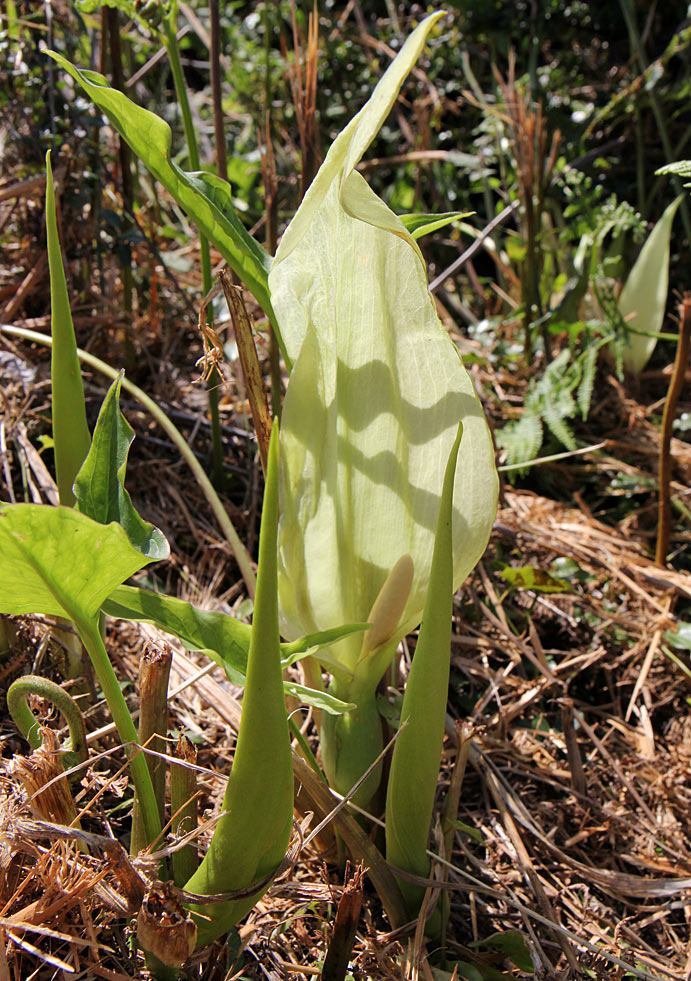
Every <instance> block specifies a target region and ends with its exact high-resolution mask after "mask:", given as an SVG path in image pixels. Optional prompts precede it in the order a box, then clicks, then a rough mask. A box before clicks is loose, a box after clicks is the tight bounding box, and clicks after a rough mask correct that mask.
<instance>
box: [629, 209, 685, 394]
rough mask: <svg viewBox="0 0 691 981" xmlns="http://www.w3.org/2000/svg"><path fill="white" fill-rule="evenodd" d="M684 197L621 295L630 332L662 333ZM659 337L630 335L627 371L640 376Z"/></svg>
mask: <svg viewBox="0 0 691 981" xmlns="http://www.w3.org/2000/svg"><path fill="white" fill-rule="evenodd" d="M681 200H682V198H681V195H679V197H677V198H675V200H674V201H672V203H671V204H670V205H668V206H667V208H665V210H664V212H663V214H662V217H661V218H660V220H659V221H658V222H657V224H656V225H655V227H654V228H653V230H652V232H651V233H650V235H649V236H648V238H647V239H646V240H645V243H644V244H643V248H642V249H641V251H640V254H639V256H638V258H637V259H636V262H635V264H634V266H633V269H632V270H631V272H630V273H629V277H628V279H627V280H626V283H625V284H624V287H623V289H622V291H621V293H620V294H619V300H618V306H619V313H620V314H621V315H622V317H623V318H624V320H625V321H626V324H627V326H628V327H629V328H633V329H634V330H643V331H646V332H647V333H648V334H657V333H659V332H660V331H661V330H662V325H663V322H664V319H665V309H666V307H667V295H668V293H669V243H670V238H671V235H672V222H673V221H674V216H675V215H676V213H677V208H678V207H679V205H680V204H681ZM656 344H657V337H654V336H652V337H651V336H647V337H646V336H645V335H643V334H634V333H627V344H626V346H625V347H624V352H623V362H624V367H625V368H626V370H627V371H630V372H632V373H633V374H635V375H639V374H640V373H641V371H643V369H644V368H645V366H646V364H647V363H648V361H649V360H650V357H651V355H652V353H653V351H654V350H655V345H656Z"/></svg>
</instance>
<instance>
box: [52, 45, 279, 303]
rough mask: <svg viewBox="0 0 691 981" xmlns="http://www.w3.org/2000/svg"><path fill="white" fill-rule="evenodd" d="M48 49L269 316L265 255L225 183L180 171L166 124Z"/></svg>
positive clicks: (267, 265) (266, 258) (267, 259)
mask: <svg viewBox="0 0 691 981" xmlns="http://www.w3.org/2000/svg"><path fill="white" fill-rule="evenodd" d="M48 54H49V55H50V56H51V58H54V59H55V61H56V62H57V63H58V64H59V65H60V66H61V67H62V68H64V69H65V71H67V72H68V73H69V74H70V75H71V76H72V78H73V79H74V80H75V81H76V82H78V83H79V84H80V85H81V86H82V88H83V89H84V91H85V92H86V93H87V95H88V96H89V97H90V98H91V99H92V101H93V102H94V103H95V104H96V105H97V106H98V108H99V109H100V110H101V111H102V112H103V113H105V115H106V116H107V117H108V119H109V120H110V122H111V124H112V125H113V126H114V127H115V129H116V130H117V131H118V133H120V135H121V136H122V137H123V139H124V140H126V142H127V143H129V145H130V147H131V148H132V151H133V152H134V153H135V154H136V155H137V157H139V159H140V160H141V161H142V163H143V164H144V165H145V166H146V167H147V168H148V169H149V170H150V171H151V173H152V174H153V176H154V177H155V178H156V179H157V180H159V181H160V182H161V184H162V185H163V186H164V187H165V189H166V190H167V191H168V193H169V194H171V195H172V197H173V198H174V199H175V200H176V201H177V202H178V204H179V205H180V206H181V207H182V208H183V209H184V210H185V211H186V212H187V214H188V215H189V216H190V217H191V218H192V219H194V221H195V222H196V223H197V226H198V228H199V229H200V231H201V232H203V233H204V235H206V237H207V238H208V239H209V241H210V242H212V243H213V244H214V245H215V246H216V248H217V249H218V251H219V252H220V253H221V255H222V256H223V258H224V259H225V260H226V262H227V263H228V264H229V265H230V266H231V268H232V269H233V270H234V271H235V272H236V273H237V275H238V277H239V278H240V280H241V281H242V282H243V283H244V284H245V285H246V286H247V287H248V289H249V290H250V291H251V292H252V294H253V295H254V297H255V298H256V300H257V302H258V303H259V304H260V306H261V307H262V309H263V310H264V312H265V313H266V314H267V316H268V317H269V318H270V319H273V311H272V307H271V300H270V297H269V291H268V287H267V272H268V268H269V265H270V262H271V260H270V257H269V256H268V254H267V253H266V252H264V250H263V249H262V248H261V246H259V245H258V243H257V242H256V241H255V240H254V239H253V238H252V236H251V235H250V234H249V232H248V231H247V230H246V229H245V227H244V225H243V224H242V222H241V221H240V219H239V218H238V216H237V213H236V211H235V208H234V206H233V202H232V196H231V188H230V185H229V184H227V183H226V182H225V181H220V180H214V179H212V178H209V177H208V176H207V175H202V174H188V173H186V172H185V171H183V170H182V169H181V168H180V167H178V166H177V164H175V163H174V161H173V160H172V159H171V142H172V136H171V130H170V127H169V126H168V124H167V123H166V122H165V121H164V120H163V119H160V118H159V117H158V116H156V115H154V113H152V112H149V111H148V110H147V109H143V108H141V107H140V106H137V105H135V103H134V102H131V101H130V100H129V99H128V98H127V96H125V95H124V94H123V93H122V92H119V91H118V90H117V89H113V88H110V86H109V85H108V83H107V82H106V80H105V78H104V77H103V76H102V75H99V74H98V73H96V72H92V71H86V70H80V69H78V68H76V67H75V66H74V65H72V64H71V63H70V62H69V61H68V60H67V59H66V58H64V57H63V56H62V55H61V54H58V53H57V52H56V51H49V52H48Z"/></svg>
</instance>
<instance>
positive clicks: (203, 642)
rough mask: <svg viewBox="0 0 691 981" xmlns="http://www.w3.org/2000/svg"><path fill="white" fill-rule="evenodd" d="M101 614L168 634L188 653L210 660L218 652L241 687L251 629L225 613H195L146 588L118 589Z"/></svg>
mask: <svg viewBox="0 0 691 981" xmlns="http://www.w3.org/2000/svg"><path fill="white" fill-rule="evenodd" d="M103 612H104V613H106V614H108V616H111V617H115V618H116V619H119V620H133V621H135V622H141V623H150V624H152V625H153V626H155V627H158V629H159V630H163V631H164V632H165V633H168V634H172V635H173V636H174V637H177V638H178V640H179V641H180V642H181V643H182V644H183V645H184V647H185V648H186V649H187V650H188V651H203V652H204V653H205V654H207V655H208V656H209V657H211V656H212V655H216V656H215V657H213V660H217V657H218V656H220V653H221V652H222V655H223V667H224V669H225V671H226V673H227V674H228V677H229V678H230V680H231V681H232V682H233V684H236V685H244V683H245V674H246V672H247V652H248V651H249V646H250V637H251V633H252V628H251V627H250V626H249V624H247V623H241V622H240V620H236V619H235V618H234V617H231V616H228V615H227V614H226V613H219V612H217V611H211V610H199V609H197V607H196V606H192V604H191V603H187V602H186V601H185V600H181V599H176V598H175V597H173V596H162V595H160V594H159V593H154V592H152V591H151V590H148V589H141V588H139V587H135V586H119V587H118V588H117V589H115V590H114V591H113V592H112V593H111V595H110V596H109V597H108V598H107V600H106V601H105V602H104V603H103Z"/></svg>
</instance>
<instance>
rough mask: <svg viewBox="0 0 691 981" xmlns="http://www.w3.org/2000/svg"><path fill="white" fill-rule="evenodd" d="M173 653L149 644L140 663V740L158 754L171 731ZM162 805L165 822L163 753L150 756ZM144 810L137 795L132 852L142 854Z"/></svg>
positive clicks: (133, 820) (144, 842) (154, 784)
mask: <svg viewBox="0 0 691 981" xmlns="http://www.w3.org/2000/svg"><path fill="white" fill-rule="evenodd" d="M172 660H173V656H172V654H171V652H170V648H169V647H168V646H167V645H166V644H164V645H163V646H162V647H161V648H160V649H159V648H157V647H155V646H154V645H153V644H149V645H148V647H147V649H146V651H145V652H144V655H143V656H142V658H141V660H140V662H139V706H140V707H139V742H140V744H141V745H142V746H146V747H147V748H149V749H151V750H153V751H154V752H156V753H165V745H166V744H165V736H166V733H167V732H168V678H169V677H170V665H171V663H172ZM146 763H147V766H148V768H149V773H150V774H151V782H152V784H153V788H154V794H155V796H156V801H157V804H158V816H159V820H160V822H161V824H163V819H164V815H165V790H166V765H165V760H163V759H162V758H161V757H160V756H149V755H147V757H146ZM147 844H148V842H146V841H145V834H144V824H143V820H142V809H141V804H140V802H139V797H138V796H137V797H135V801H134V809H133V811H132V837H131V841H130V854H131V855H138V854H139V852H140V851H141V850H142V849H143V848H145V847H146V845H147Z"/></svg>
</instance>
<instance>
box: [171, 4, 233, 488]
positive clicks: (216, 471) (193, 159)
mask: <svg viewBox="0 0 691 981" xmlns="http://www.w3.org/2000/svg"><path fill="white" fill-rule="evenodd" d="M164 43H165V46H166V51H167V52H168V59H169V61H170V69H171V71H172V73H173V81H174V83H175V93H176V95H177V98H178V105H179V106H180V112H181V114H182V123H183V126H184V129H185V141H186V143H187V154H188V156H189V161H190V167H191V169H192V170H199V169H200V164H199V149H198V147H197V136H196V133H195V131H194V123H193V121H192V111H191V109H190V100H189V97H188V94H187V85H186V83H185V76H184V73H183V70H182V63H181V61H180V49H179V48H178V39H177V36H176V33H175V26H174V24H173V23H172V20H171V18H168V17H166V18H165V20H164ZM199 253H200V257H201V263H202V289H203V291H204V296H208V294H209V292H210V291H211V286H212V280H211V253H210V250H209V242H208V240H207V238H206V237H205V236H204V235H200V236H199ZM207 323H208V325H209V327H212V328H213V317H211V316H210V315H208V316H207ZM218 385H219V377H218V372H217V371H216V369H215V368H214V370H213V371H212V372H211V374H210V375H209V379H208V381H207V385H206V390H207V392H208V396H209V415H210V417H211V441H212V447H213V469H212V476H213V481H214V483H215V485H216V486H217V487H220V486H221V483H222V479H223V441H222V439H221V424H220V420H219V415H218Z"/></svg>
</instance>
